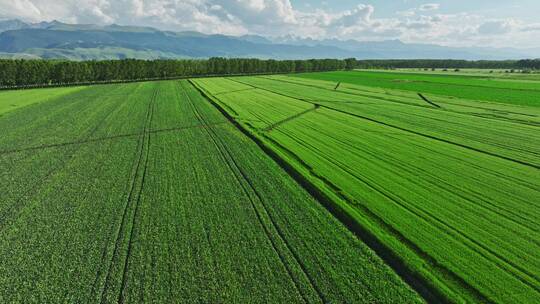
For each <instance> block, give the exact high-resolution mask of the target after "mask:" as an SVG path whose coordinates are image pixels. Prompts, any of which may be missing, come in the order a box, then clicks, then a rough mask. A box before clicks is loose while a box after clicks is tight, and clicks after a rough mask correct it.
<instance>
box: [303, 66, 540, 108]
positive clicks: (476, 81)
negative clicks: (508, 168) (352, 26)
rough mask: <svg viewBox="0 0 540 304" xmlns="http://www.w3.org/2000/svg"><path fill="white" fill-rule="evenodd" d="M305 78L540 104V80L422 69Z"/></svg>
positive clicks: (520, 103)
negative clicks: (425, 71) (427, 71)
mask: <svg viewBox="0 0 540 304" xmlns="http://www.w3.org/2000/svg"><path fill="white" fill-rule="evenodd" d="M297 76H298V77H301V78H304V79H316V80H326V81H331V82H345V83H350V84H356V85H361V86H369V87H379V88H386V89H396V90H406V91H413V92H422V93H431V94H437V95H442V96H450V97H457V98H464V99H470V100H481V101H495V102H499V103H507V104H515V105H526V106H536V107H539V106H540V102H539V100H540V81H531V80H524V81H516V80H515V79H501V78H495V77H490V76H485V75H482V76H478V75H477V76H466V75H451V74H444V75H443V74H432V73H419V72H382V71H375V72H373V71H354V72H327V73H309V74H299V75H297Z"/></svg>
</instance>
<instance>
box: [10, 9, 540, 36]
mask: <svg viewBox="0 0 540 304" xmlns="http://www.w3.org/2000/svg"><path fill="white" fill-rule="evenodd" d="M303 8H304V9H305V7H303ZM439 12H440V5H439V4H438V3H426V4H423V5H420V6H416V7H411V8H409V9H407V10H405V11H401V12H396V14H395V16H394V17H386V18H380V17H377V16H376V6H374V5H367V4H359V5H357V6H354V7H351V8H350V9H346V10H342V11H331V10H329V9H328V8H327V6H325V5H323V6H319V8H315V6H314V5H312V6H311V8H309V11H305V10H304V11H303V10H301V9H300V8H296V7H293V5H292V4H291V2H290V0H84V1H82V0H0V19H2V18H4V19H5V18H22V19H24V20H26V21H34V22H36V21H51V20H53V19H56V20H60V21H63V22H68V23H97V24H111V23H117V24H123V25H139V26H140V25H144V26H153V27H156V28H159V29H163V30H171V31H185V30H195V31H199V32H203V33H207V34H226V35H243V34H260V35H265V36H284V35H291V34H292V35H295V36H300V37H311V38H340V39H357V40H385V39H401V40H403V41H405V42H424V43H439V44H445V45H455V46H458V45H474V44H481V45H486V43H488V44H489V43H502V41H504V39H502V38H501V37H498V39H493V36H495V35H499V36H501V35H502V36H504V35H506V36H512V35H514V36H515V37H518V36H519V35H518V33H521V34H520V35H521V36H519V37H522V39H523V41H533V40H534V39H530V37H531V36H532V35H534V34H535V32H537V31H540V25H539V24H524V23H522V22H519V21H516V20H513V19H490V20H487V21H486V18H485V17H484V16H480V15H475V14H470V13H466V12H464V13H457V14H442V13H439ZM527 35H529V36H527ZM490 37H491V38H490ZM507 40H510V38H509V39H507Z"/></svg>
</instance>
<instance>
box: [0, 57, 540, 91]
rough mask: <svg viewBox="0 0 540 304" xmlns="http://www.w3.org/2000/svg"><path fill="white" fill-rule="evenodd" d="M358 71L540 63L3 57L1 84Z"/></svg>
mask: <svg viewBox="0 0 540 304" xmlns="http://www.w3.org/2000/svg"><path fill="white" fill-rule="evenodd" d="M355 68H364V69H369V68H452V69H454V68H455V69H458V68H459V69H461V68H477V69H528V70H533V69H540V59H526V60H504V61H495V60H479V61H467V60H429V59H417V60H356V59H354V58H349V59H343V60H342V59H309V60H273V59H268V60H262V59H252V58H249V59H248V58H210V59H204V60H202V59H182V60H139V59H123V60H103V61H64V60H23V59H17V60H12V59H0V86H1V87H24V86H34V85H44V86H46V85H62V84H79V83H99V82H115V81H136V80H148V79H170V78H181V77H198V76H220V75H249V74H277V73H283V74H285V73H302V72H323V71H336V70H352V69H355Z"/></svg>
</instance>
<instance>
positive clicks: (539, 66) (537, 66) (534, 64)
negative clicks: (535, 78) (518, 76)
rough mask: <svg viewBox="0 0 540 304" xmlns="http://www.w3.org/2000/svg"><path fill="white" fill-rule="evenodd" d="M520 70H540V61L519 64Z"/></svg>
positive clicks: (523, 61)
mask: <svg viewBox="0 0 540 304" xmlns="http://www.w3.org/2000/svg"><path fill="white" fill-rule="evenodd" d="M517 66H518V67H519V68H520V69H531V70H540V59H524V60H519V61H518V62H517Z"/></svg>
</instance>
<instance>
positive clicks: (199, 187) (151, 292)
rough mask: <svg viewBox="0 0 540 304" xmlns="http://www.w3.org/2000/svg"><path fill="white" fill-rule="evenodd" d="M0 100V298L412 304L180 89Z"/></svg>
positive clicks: (399, 284) (230, 128)
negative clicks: (5, 106) (1, 110)
mask: <svg viewBox="0 0 540 304" xmlns="http://www.w3.org/2000/svg"><path fill="white" fill-rule="evenodd" d="M254 79H255V78H254ZM221 82H224V83H226V84H228V85H231V86H234V87H240V89H243V88H244V87H247V88H248V89H251V87H250V86H248V85H240V84H238V83H236V82H232V81H229V80H219V81H216V82H215V83H216V85H218V86H219V84H220V83H221ZM204 83H206V80H205V82H204ZM210 83H212V82H210ZM40 92H42V94H39V93H40ZM265 92H266V91H261V94H263V95H264V94H266V93H265ZM243 96H247V97H249V96H251V95H249V94H246V95H243ZM287 101H288V100H285V101H284V102H283V101H277V102H280V104H283V105H284V107H283V108H282V109H283V111H286V112H287V113H278V112H276V113H271V112H268V113H271V114H272V119H274V120H272V122H274V121H275V120H276V117H277V119H283V118H284V117H282V116H280V115H285V116H286V115H289V112H295V111H297V110H299V109H304V108H309V107H310V106H308V107H306V106H305V105H304V104H303V103H302V104H300V103H297V102H291V103H290V106H288V105H287V104H288V102H287ZM0 102H1V104H17V105H18V106H17V107H12V108H8V109H9V110H6V111H5V112H4V113H2V115H1V116H0V129H1V130H2V135H1V136H0V193H1V200H0V273H1V275H0V302H2V303H14V302H15V303H16V302H24V303H135V302H140V303H148V302H157V303H171V302H179V303H246V302H254V303H263V302H271V303H302V302H308V303H320V302H334V303H343V302H348V303H363V302H365V303H373V302H392V303H418V302H422V301H423V300H422V298H420V297H419V295H418V294H417V293H416V292H415V291H413V290H412V289H411V287H409V286H408V285H407V284H405V283H404V282H403V280H402V279H401V278H400V277H398V276H397V275H396V273H395V272H394V271H393V270H392V269H391V268H390V267H388V266H387V265H385V263H384V262H383V260H382V259H381V258H379V257H378V256H377V255H376V254H375V253H374V251H372V250H371V249H370V248H368V246H366V245H365V244H364V243H363V242H362V241H361V240H360V239H359V238H357V237H356V236H355V235H354V234H353V233H352V232H351V231H349V230H348V229H347V228H346V227H345V226H344V225H343V224H342V223H341V222H339V221H338V220H337V219H336V218H335V217H334V216H333V215H332V214H331V213H330V212H328V211H327V210H326V209H325V208H324V207H323V206H322V205H321V204H320V203H319V202H318V201H317V200H316V199H315V198H314V197H312V196H311V195H310V194H309V193H308V192H307V191H306V190H304V188H302V187H301V186H300V185H299V184H298V183H297V182H296V181H295V180H294V179H293V178H292V177H291V176H289V174H287V172H285V171H284V170H282V168H281V167H280V166H279V165H278V164H277V163H276V162H274V160H272V159H271V158H270V157H269V156H268V155H267V154H265V153H264V152H263V150H261V149H260V147H259V146H258V145H257V144H256V143H254V142H253V141H252V140H251V139H249V138H248V137H247V136H246V135H244V134H242V132H240V131H239V130H238V129H237V128H236V127H235V126H234V125H233V124H232V123H231V122H229V121H228V120H227V119H226V117H225V116H223V115H222V113H220V112H219V111H218V110H217V109H216V108H215V107H213V106H212V105H211V103H210V102H208V100H206V99H204V98H203V96H202V95H201V94H200V93H199V92H198V91H197V90H196V89H195V88H194V87H193V86H192V85H191V84H190V83H189V82H187V81H164V82H146V83H132V84H113V85H99V86H91V87H77V88H67V89H61V88H59V89H43V90H41V91H40V90H28V91H5V92H0ZM297 104H298V105H297ZM257 110H258V109H251V108H249V107H245V111H247V112H246V114H245V116H246V117H247V116H250V118H251V114H248V113H253V115H259V116H260V117H261V119H263V118H264V115H266V114H267V113H259V114H257ZM246 119H248V118H246ZM276 128H280V126H276ZM509 153H510V152H509ZM516 153H517V152H516ZM516 157H517V156H516ZM523 159H529V157H528V156H527V155H523ZM520 178H521V179H525V180H526V177H525V176H524V177H520ZM510 182H512V181H509V183H510ZM523 187H525V186H523ZM531 191H532V190H531ZM531 194H534V193H532V192H531ZM525 207H526V206H525ZM531 209H532V206H531ZM528 216H530V217H534V216H535V214H534V213H533V214H530V215H528ZM531 225H532V224H531ZM531 227H532V228H531V229H535V227H534V225H532V226H531ZM523 233H525V232H523ZM531 250H532V249H531Z"/></svg>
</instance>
